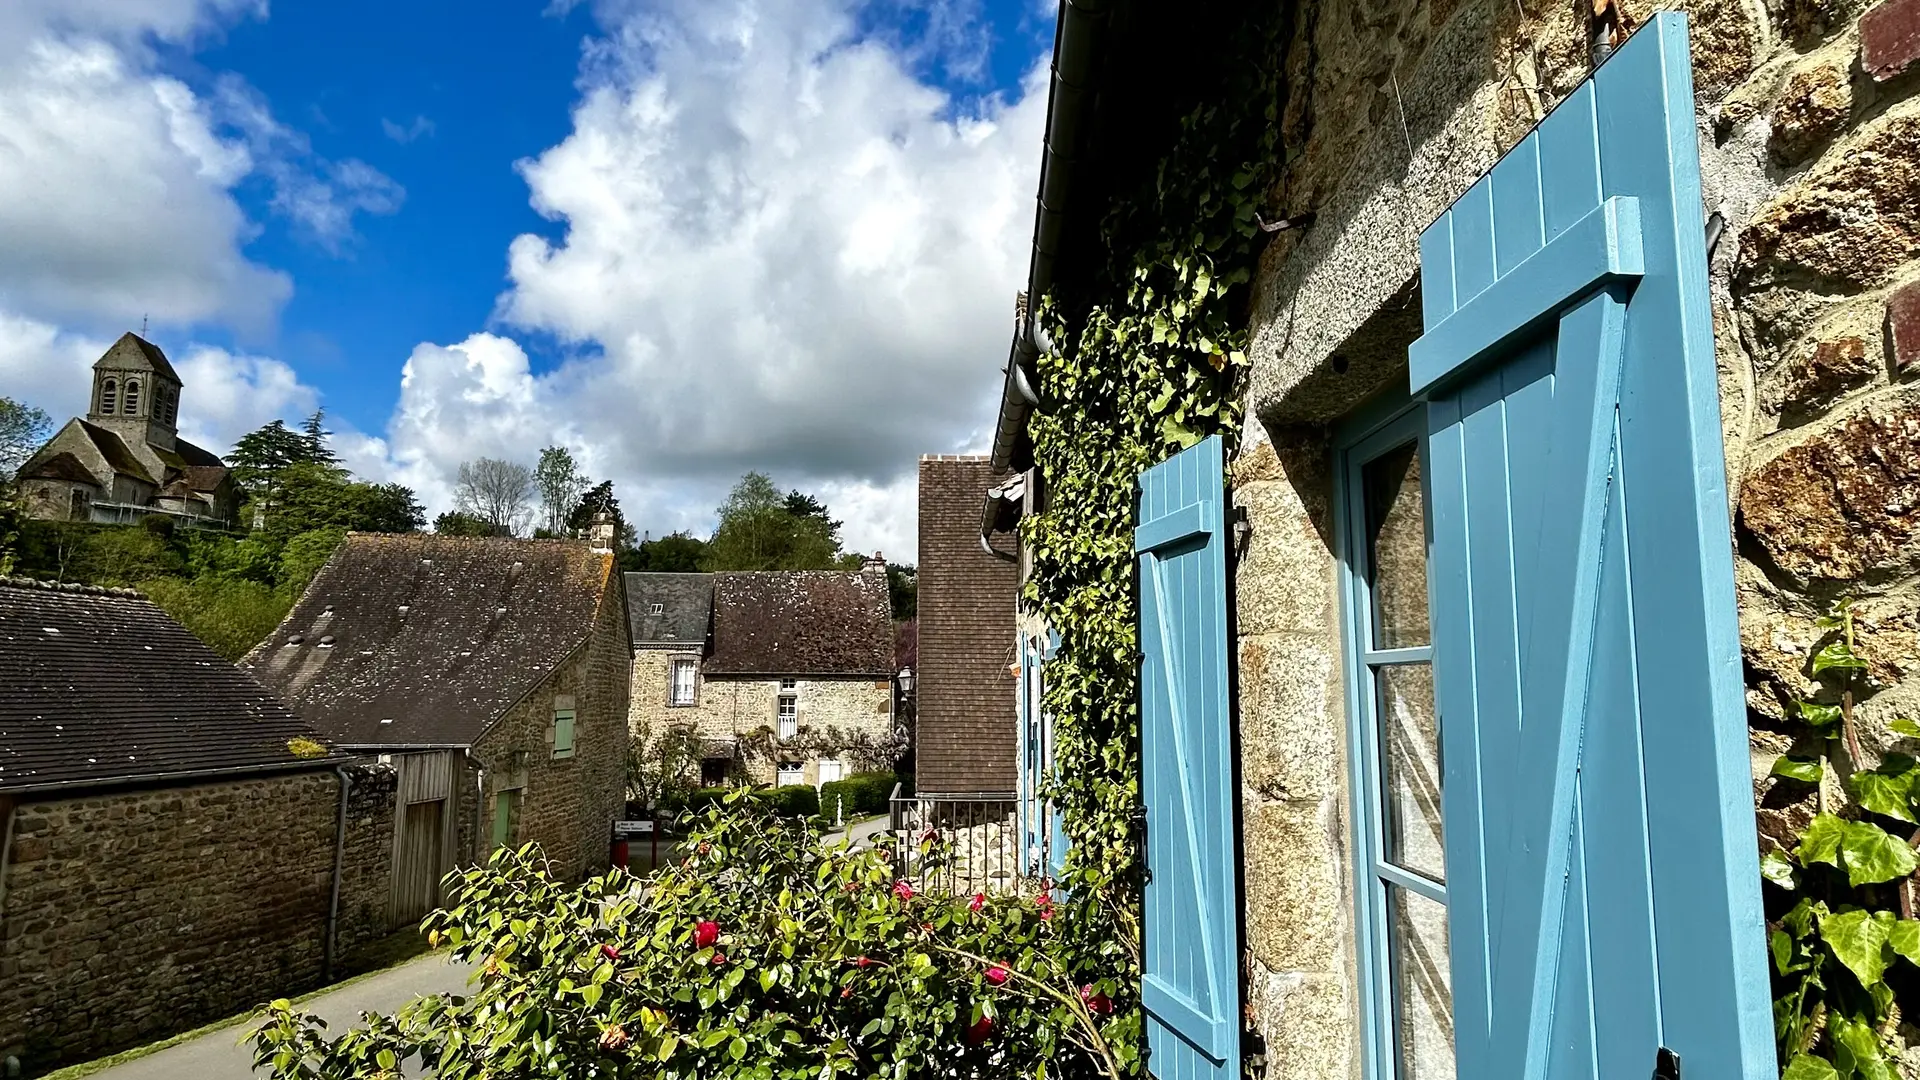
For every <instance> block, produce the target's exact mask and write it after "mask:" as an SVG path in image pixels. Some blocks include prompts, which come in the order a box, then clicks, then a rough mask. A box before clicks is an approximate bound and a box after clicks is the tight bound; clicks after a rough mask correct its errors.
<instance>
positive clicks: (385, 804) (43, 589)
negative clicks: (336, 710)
mask: <svg viewBox="0 0 1920 1080" xmlns="http://www.w3.org/2000/svg"><path fill="white" fill-rule="evenodd" d="M392 799H393V776H392V770H390V769H383V768H379V767H364V766H359V765H354V764H352V762H351V759H350V758H348V757H347V756H346V755H344V754H341V753H339V752H337V751H333V750H330V749H329V748H328V747H326V746H324V745H322V744H321V743H319V742H318V741H316V737H315V733H314V730H313V728H312V727H311V726H310V725H308V724H307V723H305V722H304V721H302V720H301V719H300V718H299V717H297V716H295V715H294V714H293V713H292V712H290V711H289V710H287V709H286V708H285V707H284V706H283V705H281V704H280V702H278V701H277V700H275V699H274V697H273V696H272V695H271V694H269V693H268V692H267V691H266V689H265V688H264V687H262V686H261V685H260V684H259V683H258V682H256V681H254V679H253V678H252V677H250V676H248V675H247V674H246V673H245V672H242V671H240V670H238V669H237V668H235V667H234V666H233V665H232V664H229V663H227V662H226V661H224V660H222V659H220V658H219V657H218V656H216V655H214V654H213V652H212V651H211V650H209V649H208V648H207V647H206V646H205V645H203V644H202V643H201V642H200V641H199V640H198V639H197V638H195V637H194V636H193V635H192V634H190V633H188V632H187V631H186V630H185V629H184V628H182V627H181V626H180V625H179V624H178V623H175V622H174V621H173V620H172V619H170V618H168V617H167V616H166V614H165V613H163V612H162V611H160V609H158V608H157V607H155V606H154V605H153V604H151V603H149V602H147V601H146V600H144V599H142V598H141V597H140V596H139V595H138V594H135V593H132V592H129V591H126V590H105V589H90V588H85V587H81V586H51V585H47V584H45V583H41V582H34V581H26V580H21V579H4V578H0V838H4V840H3V841H0V1071H4V1072H6V1073H7V1074H8V1075H20V1074H21V1073H22V1072H24V1073H25V1074H27V1075H34V1074H37V1073H40V1072H43V1071H46V1070H48V1069H52V1068H56V1067H58V1066H60V1065H63V1064H66V1063H69V1062H73V1061H79V1060H86V1059H88V1058H92V1057H97V1056H102V1055H105V1054H109V1053H112V1052H114V1051H117V1050H121V1049H124V1048H126V1047H128V1046H131V1045H135V1044H138V1043H142V1042H146V1041H149V1040H152V1039H155V1038H159V1037H164V1036H166V1035H169V1034H172V1033H173V1032H176V1031H181V1030H185V1029H188V1028H192V1027H194V1026H196V1025H198V1024H201V1023H204V1022H207V1021H210V1020H215V1019H220V1018H224V1017H228V1016H232V1015H234V1014H235V1013H238V1012H241V1011H244V1010H245V1009H247V1008H250V1007H251V1006H253V1005H255V1004H257V1003H258V1002H259V1001H260V1000H261V999H262V998H263V997H264V996H268V995H270V994H280V993H297V992H299V991H301V990H304V989H306V988H309V987H311V986H313V985H315V984H316V983H319V982H321V981H322V980H324V979H325V978H327V977H328V976H330V975H335V974H339V973H340V972H341V971H342V964H343V962H344V961H345V959H346V958H347V956H348V954H349V953H351V952H352V950H353V949H354V948H355V947H356V946H357V945H359V944H361V943H363V942H366V941H368V940H370V939H372V938H376V937H379V936H380V935H383V934H385V933H386V932H387V923H386V921H385V918H384V915H385V909H386V893H387V886H388V882H387V877H386V867H387V862H388V859H389V856H390V841H391V827H392Z"/></svg>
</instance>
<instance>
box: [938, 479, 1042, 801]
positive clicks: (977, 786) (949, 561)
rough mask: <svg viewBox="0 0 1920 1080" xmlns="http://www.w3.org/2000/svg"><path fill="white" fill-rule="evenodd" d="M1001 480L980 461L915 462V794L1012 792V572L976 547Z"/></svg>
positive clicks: (1014, 571)
mask: <svg viewBox="0 0 1920 1080" xmlns="http://www.w3.org/2000/svg"><path fill="white" fill-rule="evenodd" d="M1006 479H1007V474H1004V473H995V472H994V471H993V469H992V466H990V465H989V464H988V462H987V459H986V458H984V457H949V456H940V457H932V456H930V457H923V458H921V459H920V563H919V575H920V596H919V622H920V627H919V646H918V657H919V661H920V666H919V667H918V668H917V669H916V670H915V673H914V674H915V698H916V701H915V706H916V709H917V710H918V711H917V714H916V716H915V720H914V744H915V745H914V770H915V776H914V780H915V784H916V786H917V788H918V790H919V791H921V792H923V793H939V792H949V793H961V792H1011V791H1012V790H1013V787H1014V744H1015V731H1014V729H1015V727H1016V723H1017V721H1016V713H1015V709H1016V706H1017V701H1016V699H1017V696H1018V693H1019V690H1018V682H1017V681H1016V680H1015V679H1014V678H1013V677H1012V676H1010V675H1009V674H1008V672H1007V667H1008V664H1010V663H1011V662H1012V660H1013V648H1014V600H1015V594H1016V591H1017V589H1018V573H1019V571H1018V568H1017V567H1016V566H1015V565H1014V564H1013V563H1010V562H1007V561H1005V560H1002V559H996V558H994V557H993V556H991V555H988V554H987V553H986V552H984V551H982V550H981V549H980V509H981V505H982V504H983V503H984V502H985V499H986V494H987V489H988V488H991V487H993V486H995V485H997V484H1000V483H1002V482H1004V481H1005V480H1006ZM1013 547H1014V545H1013V544H1012V543H1011V542H1005V548H1006V550H1008V551H1012V550H1013Z"/></svg>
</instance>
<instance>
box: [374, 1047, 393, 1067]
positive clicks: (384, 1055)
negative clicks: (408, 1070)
mask: <svg viewBox="0 0 1920 1080" xmlns="http://www.w3.org/2000/svg"><path fill="white" fill-rule="evenodd" d="M373 1059H374V1060H375V1061H377V1062H379V1063H380V1067H381V1068H383V1069H385V1070H387V1071H388V1072H392V1071H393V1067H394V1066H395V1065H397V1064H399V1061H398V1060H397V1059H396V1058H395V1057H394V1056H393V1051H391V1050H382V1051H380V1052H379V1053H377V1054H375V1055H373Z"/></svg>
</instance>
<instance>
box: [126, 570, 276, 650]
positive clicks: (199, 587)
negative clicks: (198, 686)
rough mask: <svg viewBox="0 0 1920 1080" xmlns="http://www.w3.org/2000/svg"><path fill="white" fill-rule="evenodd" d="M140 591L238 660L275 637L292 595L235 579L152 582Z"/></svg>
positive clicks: (180, 621)
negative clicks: (263, 642) (271, 636)
mask: <svg viewBox="0 0 1920 1080" xmlns="http://www.w3.org/2000/svg"><path fill="white" fill-rule="evenodd" d="M139 588H140V591H141V592H144V593H146V594H147V598H148V599H150V600H152V601H153V602H154V603H155V604H157V605H159V607H160V610H162V611H164V612H166V613H167V614H169V615H171V616H173V618H174V620H175V621H176V622H178V623H179V624H180V625H182V626H184V627H186V628H187V629H188V630H191V631H192V632H193V633H194V635H195V636H196V637H198V638H199V639H200V640H201V641H204V642H206V643H207V646H208V647H209V648H211V649H212V650H213V651H214V652H217V653H219V654H220V655H221V656H223V657H226V658H227V659H228V660H238V659H240V658H241V657H242V656H245V655H246V654H247V651H248V650H249V649H252V648H253V647H254V646H255V645H257V644H259V643H260V642H261V641H262V640H263V639H265V638H266V636H267V635H268V634H271V633H273V628H274V627H276V626H278V625H280V620H281V619H283V618H285V617H286V614H287V609H288V608H290V607H292V606H293V597H291V596H289V595H287V594H286V593H277V592H275V591H274V590H272V589H269V588H267V587H266V586H265V585H262V584H260V583H259V582H257V581H243V580H237V579H233V578H217V577H206V578H194V579H192V580H188V579H185V578H171V577H167V578H152V579H149V580H147V581H142V582H140V583H139Z"/></svg>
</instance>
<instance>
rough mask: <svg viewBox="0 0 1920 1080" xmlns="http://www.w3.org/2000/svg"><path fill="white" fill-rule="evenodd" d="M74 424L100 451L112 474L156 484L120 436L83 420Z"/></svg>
mask: <svg viewBox="0 0 1920 1080" xmlns="http://www.w3.org/2000/svg"><path fill="white" fill-rule="evenodd" d="M74 423H76V424H79V425H80V430H81V432H82V433H83V434H85V435H86V437H87V438H88V439H90V440H92V442H93V445H94V448H95V449H97V450H99V451H100V456H101V457H103V458H106V459H107V465H108V466H109V467H110V468H112V469H113V471H114V472H117V473H120V474H121V475H123V476H131V477H133V478H134V479H136V480H145V481H146V482H147V483H149V484H152V483H155V482H156V481H155V480H154V478H153V476H152V475H151V474H149V473H148V472H147V467H146V466H145V465H142V464H140V459H139V458H137V457H134V456H133V451H132V450H129V449H127V444H126V443H125V442H123V441H121V439H120V436H118V435H116V434H114V433H113V432H111V431H108V430H107V429H106V428H103V427H101V426H100V425H98V424H94V423H89V422H88V421H85V420H75V421H74Z"/></svg>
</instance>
